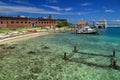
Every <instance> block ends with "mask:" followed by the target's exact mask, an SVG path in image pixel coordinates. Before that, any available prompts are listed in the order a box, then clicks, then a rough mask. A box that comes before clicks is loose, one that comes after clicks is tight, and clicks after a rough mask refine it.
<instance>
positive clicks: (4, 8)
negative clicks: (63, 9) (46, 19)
mask: <svg viewBox="0 0 120 80" xmlns="http://www.w3.org/2000/svg"><path fill="white" fill-rule="evenodd" d="M18 12H25V13H41V14H60V13H59V12H52V11H47V10H45V9H40V8H36V7H27V6H9V5H0V13H18Z"/></svg>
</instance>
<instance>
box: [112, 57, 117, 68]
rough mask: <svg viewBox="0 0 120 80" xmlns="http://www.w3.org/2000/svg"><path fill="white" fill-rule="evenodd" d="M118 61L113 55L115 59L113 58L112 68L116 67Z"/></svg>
mask: <svg viewBox="0 0 120 80" xmlns="http://www.w3.org/2000/svg"><path fill="white" fill-rule="evenodd" d="M116 63H117V59H116V57H113V59H112V68H116V66H117V65H116Z"/></svg>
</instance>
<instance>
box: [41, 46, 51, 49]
mask: <svg viewBox="0 0 120 80" xmlns="http://www.w3.org/2000/svg"><path fill="white" fill-rule="evenodd" d="M42 49H50V47H48V46H44V47H43V48H42Z"/></svg>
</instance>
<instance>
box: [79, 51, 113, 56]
mask: <svg viewBox="0 0 120 80" xmlns="http://www.w3.org/2000/svg"><path fill="white" fill-rule="evenodd" d="M77 53H79V54H83V55H91V56H102V57H112V55H105V54H104V55H103V54H94V53H86V52H77Z"/></svg>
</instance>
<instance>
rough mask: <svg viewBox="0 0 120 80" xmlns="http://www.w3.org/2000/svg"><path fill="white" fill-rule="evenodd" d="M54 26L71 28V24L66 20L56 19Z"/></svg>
mask: <svg viewBox="0 0 120 80" xmlns="http://www.w3.org/2000/svg"><path fill="white" fill-rule="evenodd" d="M56 27H58V28H62V27H66V28H71V27H73V24H72V23H69V22H67V21H59V20H58V21H57V25H56Z"/></svg>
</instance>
